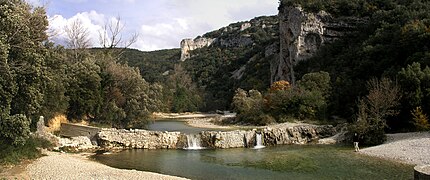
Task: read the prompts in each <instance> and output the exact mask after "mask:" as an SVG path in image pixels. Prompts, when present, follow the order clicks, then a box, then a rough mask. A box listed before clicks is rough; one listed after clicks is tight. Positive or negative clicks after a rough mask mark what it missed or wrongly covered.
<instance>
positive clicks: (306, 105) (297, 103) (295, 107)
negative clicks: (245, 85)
mask: <svg viewBox="0 0 430 180" xmlns="http://www.w3.org/2000/svg"><path fill="white" fill-rule="evenodd" d="M266 99H267V105H268V109H269V112H270V113H271V115H272V116H273V117H276V119H277V120H278V119H279V120H280V119H283V118H281V117H285V116H288V117H294V118H298V119H318V118H323V116H324V115H325V111H326V108H327V104H326V102H325V99H324V98H323V96H322V94H321V93H319V92H317V91H306V90H303V89H299V88H292V89H289V90H286V91H276V92H273V93H270V94H268V96H267V97H266Z"/></svg>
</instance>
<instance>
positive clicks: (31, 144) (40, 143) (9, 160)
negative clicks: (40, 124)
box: [0, 138, 52, 165]
mask: <svg viewBox="0 0 430 180" xmlns="http://www.w3.org/2000/svg"><path fill="white" fill-rule="evenodd" d="M51 146H52V144H51V143H50V142H49V141H47V140H44V139H38V138H29V139H27V141H25V143H24V144H23V145H22V146H13V145H11V144H8V143H7V142H5V141H3V140H0V165H4V164H16V163H19V162H20V161H21V160H23V159H34V158H38V157H40V156H41V155H42V154H41V153H40V151H39V150H38V149H37V148H49V147H51Z"/></svg>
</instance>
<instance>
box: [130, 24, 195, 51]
mask: <svg viewBox="0 0 430 180" xmlns="http://www.w3.org/2000/svg"><path fill="white" fill-rule="evenodd" d="M189 29H190V25H189V24H188V22H187V20H185V19H180V18H176V19H173V20H171V21H170V22H160V23H154V24H150V25H142V26H141V27H140V31H139V35H140V39H139V40H138V42H136V44H135V45H134V46H133V47H134V48H138V49H141V50H145V51H151V50H157V49H166V48H177V47H179V43H180V42H179V41H180V40H179V41H178V39H181V38H183V37H184V36H185V35H187V32H188V30H189Z"/></svg>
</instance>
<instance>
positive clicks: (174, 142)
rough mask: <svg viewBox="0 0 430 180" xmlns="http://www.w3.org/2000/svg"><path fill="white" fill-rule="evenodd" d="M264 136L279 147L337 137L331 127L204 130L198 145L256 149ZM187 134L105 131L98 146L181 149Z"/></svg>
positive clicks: (99, 137) (303, 126) (264, 138)
mask: <svg viewBox="0 0 430 180" xmlns="http://www.w3.org/2000/svg"><path fill="white" fill-rule="evenodd" d="M257 133H260V134H261V135H262V137H263V139H262V142H263V144H264V145H265V146H271V145H279V144H306V143H310V142H316V141H317V140H318V139H321V138H326V137H330V136H333V135H335V134H336V129H335V128H334V127H333V126H331V125H325V126H316V125H300V126H294V127H283V128H273V129H272V128H265V129H263V130H256V129H254V130H247V131H245V130H236V131H227V132H221V131H202V132H201V133H200V134H199V135H200V136H199V137H200V138H199V141H200V142H199V144H201V145H202V146H203V147H206V148H222V149H225V148H240V147H254V145H255V144H256V139H255V138H256V134H257ZM187 143H188V141H187V135H186V134H183V133H180V132H160V131H147V130H137V129H136V130H124V129H102V130H101V131H100V132H99V134H98V144H99V146H101V147H103V148H108V149H112V148H119V149H182V148H186V147H187V145H188V144H187Z"/></svg>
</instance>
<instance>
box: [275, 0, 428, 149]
mask: <svg viewBox="0 0 430 180" xmlns="http://www.w3.org/2000/svg"><path fill="white" fill-rule="evenodd" d="M290 5H299V6H301V7H303V8H304V9H305V10H307V11H311V12H317V11H320V10H324V11H326V12H328V13H330V14H333V15H335V16H337V17H346V16H354V17H358V18H363V19H366V21H365V23H362V24H359V25H358V27H357V30H356V31H355V32H352V33H349V34H347V35H346V36H345V37H343V38H341V39H339V40H338V41H336V42H334V43H332V44H327V45H325V46H323V47H321V49H320V50H319V51H318V52H317V53H316V54H315V55H314V56H313V57H312V58H310V59H308V60H307V61H303V62H301V63H299V65H298V66H296V67H295V71H296V74H297V77H300V76H301V75H303V74H306V73H309V72H317V71H326V72H328V73H329V74H330V77H331V86H332V91H331V92H330V96H329V101H328V102H329V104H328V105H329V106H328V107H329V114H331V115H340V116H341V117H344V118H346V119H348V120H349V122H356V121H357V119H360V118H362V117H363V116H362V114H361V113H362V108H363V106H369V104H368V105H363V99H368V98H369V96H372V92H373V91H372V88H370V87H369V86H366V84H367V82H373V81H374V80H372V79H374V78H377V79H379V78H382V79H384V78H388V79H391V81H392V82H394V84H396V86H398V87H399V88H400V90H399V93H398V94H397V98H399V100H398V101H399V102H400V103H399V105H398V106H395V107H393V108H394V110H396V112H397V113H394V114H393V113H388V114H386V116H384V117H383V118H382V119H383V120H384V121H383V122H384V123H382V127H380V128H378V129H379V130H378V133H370V132H366V131H365V130H364V129H368V128H371V127H372V126H373V125H372V124H373V123H371V122H369V121H368V123H365V124H366V127H365V128H362V131H361V132H360V133H361V134H362V135H363V136H367V137H370V136H375V137H377V136H378V134H381V133H382V134H383V133H384V130H385V131H391V132H393V131H410V130H415V129H417V128H418V127H424V126H426V125H420V126H417V125H416V124H417V123H416V122H420V124H428V121H424V120H414V116H416V115H414V113H411V112H412V111H413V110H414V109H416V108H420V109H421V111H419V112H420V114H422V115H423V116H421V117H425V116H424V115H426V114H429V113H430V106H429V104H428V102H429V96H428V95H427V94H428V93H427V92H428V89H429V84H428V83H427V82H428V78H427V76H428V73H429V72H428V67H427V66H429V62H430V61H429V60H430V59H429V58H430V53H429V47H430V14H429V12H430V2H428V1H423V0H387V1H370V0H355V1H347V0H335V1H321V0H307V1H296V0H283V1H281V7H280V8H283V7H285V6H290ZM384 81H385V80H382V82H384ZM368 87H369V88H368ZM390 87H391V86H390ZM385 95H387V94H385ZM385 95H384V94H382V96H385ZM382 96H381V97H382ZM359 99H361V100H359ZM378 105H380V104H378ZM381 106H382V105H381ZM415 114H416V112H415ZM369 118H370V119H372V117H367V120H370V119H369ZM375 118H376V117H375ZM415 119H416V117H415ZM359 122H360V120H359ZM385 122H386V126H385ZM358 126H361V125H360V123H358ZM359 129H360V128H359ZM418 129H420V128H418ZM369 133H370V134H369ZM381 137H382V136H381ZM367 142H368V143H371V144H372V143H374V142H376V141H373V140H369V141H367ZM378 142H380V141H378Z"/></svg>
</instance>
